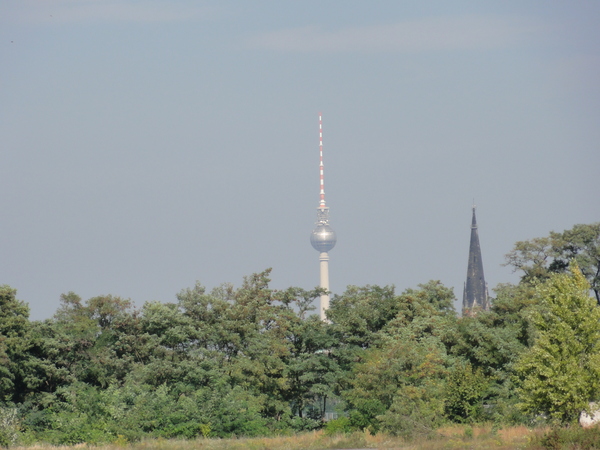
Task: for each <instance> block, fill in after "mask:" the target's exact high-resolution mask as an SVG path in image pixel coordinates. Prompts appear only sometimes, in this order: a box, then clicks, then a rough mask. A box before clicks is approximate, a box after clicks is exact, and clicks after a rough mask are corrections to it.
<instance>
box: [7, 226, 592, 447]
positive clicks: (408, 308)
mask: <svg viewBox="0 0 600 450" xmlns="http://www.w3.org/2000/svg"><path fill="white" fill-rule="evenodd" d="M598 225H599V224H592V225H578V226H575V227H574V228H573V229H572V230H567V231H565V232H563V233H551V234H550V236H549V237H548V238H536V239H533V240H531V241H524V242H521V243H517V244H516V246H515V249H514V250H513V251H512V252H511V253H510V254H509V256H508V261H509V264H510V265H512V266H513V267H514V268H515V269H518V270H522V271H523V273H524V275H523V278H522V280H521V282H520V283H519V284H518V285H508V284H506V285H500V286H499V287H498V288H497V289H496V298H495V299H494V301H493V305H492V308H491V310H490V311H481V312H479V313H478V314H477V315H475V316H469V317H457V316H456V313H455V311H454V308H453V303H454V301H455V298H454V293H453V292H452V289H449V288H447V287H445V286H443V285H442V284H441V283H440V282H439V281H429V282H428V283H425V284H421V285H418V286H417V287H416V288H411V289H406V290H404V291H403V292H402V293H400V294H398V293H396V291H395V288H394V287H393V286H384V287H381V286H364V287H359V286H349V287H348V288H347V290H346V291H345V292H344V293H343V294H342V295H336V296H334V298H333V299H332V301H331V307H330V309H329V310H328V312H327V314H328V319H329V320H328V322H323V321H321V320H320V319H319V317H318V316H317V315H316V314H314V313H313V309H314V308H313V306H312V305H313V303H314V301H315V300H316V299H317V298H318V297H319V295H320V294H321V292H322V290H321V289H314V290H304V289H300V288H295V287H291V288H288V289H284V290H273V289H271V288H270V287H269V282H270V280H269V274H270V270H266V271H264V272H261V273H257V274H253V275H251V276H249V277H246V278H244V281H243V283H242V285H241V286H240V287H239V288H235V287H234V286H233V285H231V284H224V285H222V286H220V287H218V288H216V289H213V290H212V291H210V292H209V291H207V290H206V289H205V288H204V287H203V286H202V285H201V284H199V283H197V284H196V285H194V286H193V287H190V288H187V289H184V290H182V291H181V292H179V294H177V296H176V300H175V301H172V302H161V301H152V302H146V303H145V304H143V305H142V306H141V307H140V308H139V309H136V308H134V306H133V305H132V303H131V302H130V301H129V300H127V299H123V298H120V297H118V296H112V295H101V296H97V297H93V298H90V299H88V300H83V299H81V298H80V297H79V296H78V295H76V294H75V293H73V292H69V293H66V294H63V295H62V296H61V306H60V308H59V309H58V311H57V312H56V314H55V315H54V317H52V318H51V319H48V320H44V321H35V322H30V321H29V318H28V316H29V310H28V307H27V305H26V304H25V303H23V302H22V301H20V300H17V298H16V291H15V290H14V289H12V288H10V287H8V286H0V418H1V417H4V416H2V414H4V413H3V412H2V411H4V412H6V411H11V414H12V416H11V417H12V419H11V420H12V421H11V422H10V425H6V426H4V425H1V424H0V445H2V444H4V445H7V444H6V442H9V443H14V442H16V441H20V442H21V443H26V442H31V443H33V442H36V441H44V442H49V443H53V444H56V445H66V444H77V443H83V442H86V443H109V442H113V443H114V442H117V443H120V444H124V443H125V442H135V441H138V440H143V439H146V438H157V439H158V438H160V439H173V438H177V439H196V438H201V439H207V438H210V437H217V438H226V437H229V436H267V435H273V434H289V433H293V432H298V431H307V430H313V431H314V430H318V429H319V428H325V430H326V434H327V435H329V436H331V437H332V438H333V437H334V436H335V435H336V434H341V435H343V437H339V439H345V441H342V440H338V441H336V442H337V444H335V445H343V444H344V442H346V443H350V442H356V443H358V442H363V443H366V442H367V441H368V439H371V437H372V435H371V434H369V433H379V435H381V436H386V439H392V437H394V436H401V437H402V438H403V439H404V440H410V439H419V438H423V439H429V438H431V437H432V436H433V434H432V433H433V432H434V430H435V429H436V428H437V427H438V426H440V424H442V423H450V422H453V423H457V422H458V423H466V424H469V426H472V427H473V430H476V423H477V422H480V421H484V420H492V421H494V423H495V424H507V423H509V424H510V423H523V421H524V420H526V418H527V416H525V415H524V414H525V413H526V414H529V416H528V417H529V418H531V415H532V414H546V415H547V416H548V417H553V418H555V419H556V420H558V421H568V420H571V419H572V418H573V417H574V415H575V414H576V412H578V411H577V409H578V408H583V407H585V406H586V405H587V403H585V402H584V401H587V400H590V399H594V400H600V398H598V397H600V395H598V394H599V389H600V386H597V384H598V383H600V376H599V372H598V370H597V369H598V361H597V359H598V358H600V357H599V356H598V355H599V354H600V353H599V349H598V348H597V344H596V340H597V334H595V333H597V330H596V328H594V327H595V325H594V324H596V325H597V324H598V322H599V321H598V320H597V319H600V317H596V316H597V309H598V308H595V309H594V307H593V303H594V302H593V300H590V297H589V296H587V294H586V293H587V291H586V289H587V288H588V286H587V285H585V283H584V282H585V278H587V279H588V280H589V281H590V282H592V286H595V284H594V283H596V281H595V280H596V278H594V277H596V276H597V275H598V274H597V272H594V270H597V269H598V258H597V256H598V255H597V249H598V237H597V236H598V232H597V228H598ZM571 258H574V259H575V260H576V261H578V263H579V265H580V266H581V268H582V271H583V275H581V274H579V275H575V274H570V275H569V274H565V271H566V267H567V266H566V262H567V261H568V260H569V259H571ZM561 276H562V277H566V278H560V277H561ZM584 276H585V278H584ZM574 280H575V281H574ZM576 280H578V281H576ZM573 283H575V284H573ZM578 283H579V284H578ZM590 301H591V303H590ZM561 302H563V303H564V304H563V303H561ZM557 331H558V332H557ZM544 339H545V340H544ZM567 379H568V382H567ZM516 384H518V385H519V388H520V390H517V389H516V387H515V385H516ZM553 389H554V390H555V391H560V390H561V389H562V391H560V392H566V394H565V395H563V394H560V395H555V394H552V390H553ZM332 403H337V404H338V406H337V407H336V409H339V410H340V411H339V412H340V413H341V417H340V418H339V419H336V420H332V421H329V422H325V420H324V419H325V411H326V410H327V407H329V406H330V405H331V404H332ZM517 403H519V404H521V406H522V407H523V409H522V410H518V409H517V408H516V404H517ZM540 405H541V406H540ZM582 405H583V406H582ZM523 411H524V412H523ZM5 415H6V414H5ZM7 417H8V416H7ZM2 423H4V422H2ZM6 423H8V422H6ZM460 436H461V439H463V438H464V433H463V429H462V428H461V434H460ZM367 438H368V439H367ZM394 439H395V437H394ZM472 439H473V441H475V440H476V439H477V433H476V432H474V434H473V437H472ZM369 442H371V441H369ZM382 442H383V441H381V442H379V444H381V443H382ZM331 445H334V444H331ZM382 445H383V444H382Z"/></svg>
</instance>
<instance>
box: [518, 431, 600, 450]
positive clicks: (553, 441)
mask: <svg viewBox="0 0 600 450" xmlns="http://www.w3.org/2000/svg"><path fill="white" fill-rule="evenodd" d="M599 442H600V428H598V427H594V428H581V427H579V426H577V425H574V426H570V427H554V428H552V429H550V430H549V431H547V432H546V433H543V434H542V435H541V436H536V437H535V438H534V439H532V440H531V444H530V445H531V446H532V447H537V446H540V447H542V448H545V449H548V450H561V449H570V448H576V449H581V450H588V449H590V450H591V449H597V448H598V443H599Z"/></svg>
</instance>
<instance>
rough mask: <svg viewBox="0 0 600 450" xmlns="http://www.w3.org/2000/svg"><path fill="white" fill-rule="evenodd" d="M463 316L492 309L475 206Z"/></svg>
mask: <svg viewBox="0 0 600 450" xmlns="http://www.w3.org/2000/svg"><path fill="white" fill-rule="evenodd" d="M462 309H463V315H467V314H475V313H477V311H478V310H484V311H487V310H489V309H490V300H489V297H488V289H487V284H486V282H485V277H484V276H483V261H482V260H481V247H480V246H479V234H478V233H477V219H476V218H475V205H473V220H472V221H471V244H470V247H469V264H468V266H467V282H466V283H465V290H464V293H463V307H462Z"/></svg>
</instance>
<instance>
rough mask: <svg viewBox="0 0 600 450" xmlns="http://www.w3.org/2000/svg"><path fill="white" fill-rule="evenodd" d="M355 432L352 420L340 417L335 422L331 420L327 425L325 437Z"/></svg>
mask: <svg viewBox="0 0 600 450" xmlns="http://www.w3.org/2000/svg"><path fill="white" fill-rule="evenodd" d="M351 431H353V427H352V424H351V423H350V419H348V418H347V417H339V418H337V419H334V420H330V421H329V422H327V423H326V424H325V435H326V436H333V435H336V434H346V433H350V432H351Z"/></svg>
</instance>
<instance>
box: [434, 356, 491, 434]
mask: <svg viewBox="0 0 600 450" xmlns="http://www.w3.org/2000/svg"><path fill="white" fill-rule="evenodd" d="M489 384H490V380H489V378H487V377H486V376H485V375H484V374H483V371H482V370H481V368H477V369H476V370H473V367H472V366H471V364H469V363H466V364H457V365H456V366H455V367H454V368H453V370H452V371H451V372H450V375H449V376H448V380H447V383H446V388H445V389H446V395H445V405H444V406H445V411H446V416H447V417H448V418H449V419H450V420H452V421H453V422H458V423H472V422H477V421H480V420H481V419H482V417H483V399H484V398H485V396H486V394H487V392H488V388H489Z"/></svg>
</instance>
